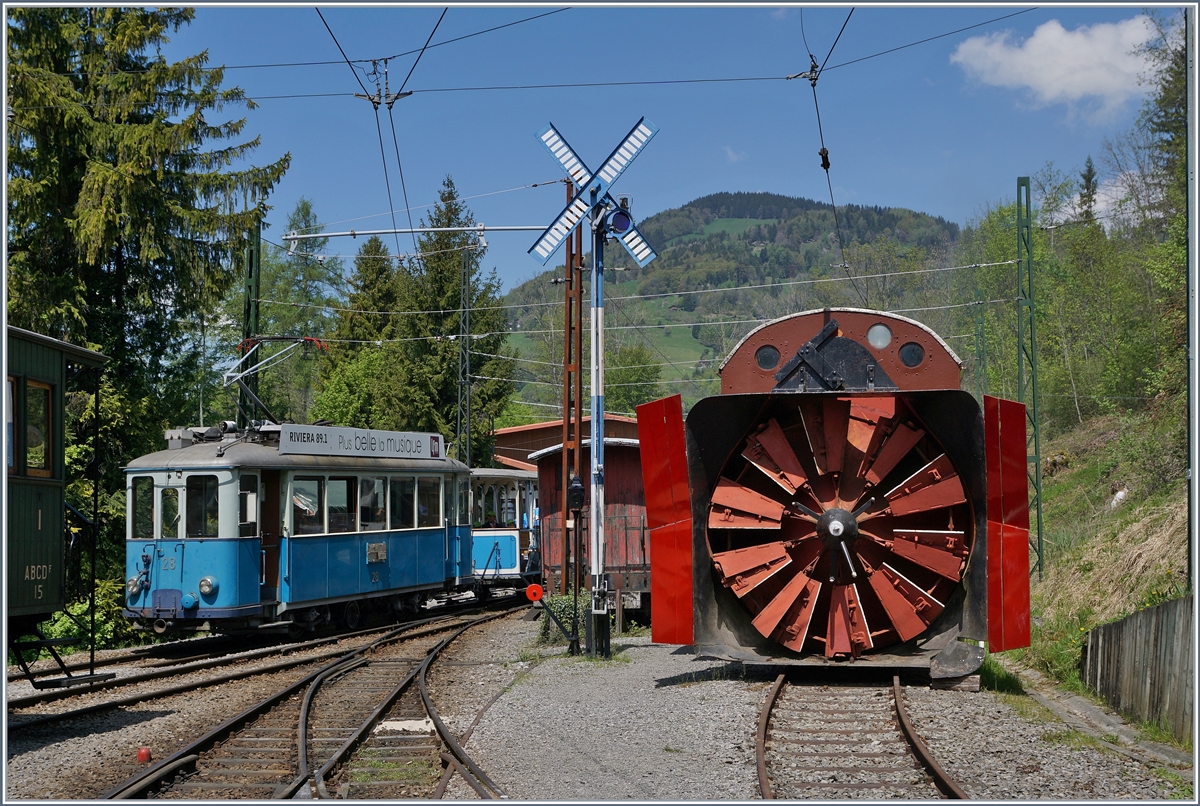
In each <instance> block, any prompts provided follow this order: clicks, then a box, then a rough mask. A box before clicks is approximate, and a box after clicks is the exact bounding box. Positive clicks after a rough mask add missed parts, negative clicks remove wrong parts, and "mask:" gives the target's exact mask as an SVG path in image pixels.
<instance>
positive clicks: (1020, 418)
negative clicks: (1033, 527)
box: [1000, 399, 1029, 531]
mask: <svg viewBox="0 0 1200 806" xmlns="http://www.w3.org/2000/svg"><path fill="white" fill-rule="evenodd" d="M1028 450H1029V441H1028V439H1027V437H1026V433H1025V404H1023V403H1017V402H1016V401H1013V400H1003V399H1002V400H1001V401H1000V474H1001V482H1000V483H1001V489H1002V492H1001V496H1002V497H1003V499H1004V503H1003V506H1004V510H1003V512H1004V516H1003V517H1002V518H1001V519H1000V522H1001V523H1003V524H1004V525H1006V526H1017V527H1020V528H1022V529H1024V530H1025V531H1029V471H1028V470H1027V468H1028V466H1029V459H1028V455H1027V452H1028Z"/></svg>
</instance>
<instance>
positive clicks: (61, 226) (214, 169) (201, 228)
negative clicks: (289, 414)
mask: <svg viewBox="0 0 1200 806" xmlns="http://www.w3.org/2000/svg"><path fill="white" fill-rule="evenodd" d="M5 11H6V15H7V25H8V29H7V33H8V40H7V58H8V64H7V67H8V71H7V78H8V97H7V100H8V104H9V107H8V110H9V115H10V117H9V126H8V140H7V143H6V147H7V164H8V175H7V180H8V186H7V190H8V196H7V208H6V213H7V217H8V265H7V289H8V318H9V323H10V324H13V325H17V326H20V327H24V328H28V329H31V330H34V331H37V332H40V333H45V334H47V335H50V336H54V337H57V338H62V339H66V340H67V341H70V342H73V343H76V344H81V345H85V346H91V347H94V348H96V349H99V350H101V351H102V352H104V353H105V354H107V355H108V356H109V359H110V360H109V362H108V364H107V365H106V368H105V385H104V392H103V398H102V400H103V402H102V421H103V423H105V424H109V423H117V424H120V427H119V428H113V429H109V428H108V427H107V425H106V426H105V436H104V438H102V439H101V443H100V456H99V464H100V467H101V469H102V473H103V477H102V480H101V487H102V490H101V497H102V500H103V501H105V502H106V503H105V507H106V508H107V507H108V506H109V504H111V505H112V508H113V509H114V510H116V511H121V510H122V509H123V507H122V505H121V499H122V498H123V490H124V484H123V479H122V474H121V471H120V467H121V465H122V464H124V463H125V462H127V461H128V460H129V459H131V458H133V457H134V456H137V455H139V454H142V453H148V452H150V451H152V450H158V449H160V448H161V447H162V430H163V428H164V427H165V426H168V425H177V424H179V422H178V420H179V418H180V417H181V416H186V414H184V413H191V412H196V411H197V410H198V406H197V405H195V400H194V393H195V391H196V390H197V388H198V385H197V383H196V380H197V376H198V373H197V368H198V361H199V360H202V359H201V358H200V357H199V356H198V352H199V351H198V350H194V349H191V347H190V345H189V342H190V341H191V339H190V334H189V333H188V332H187V325H186V323H187V322H198V321H199V320H200V318H201V316H202V314H203V313H204V312H207V311H211V310H212V309H213V308H215V307H217V305H218V303H219V301H220V300H221V298H222V297H223V296H224V295H225V293H226V291H227V289H228V288H229V286H230V284H231V282H232V280H233V277H234V264H233V261H232V260H231V258H232V256H234V255H236V254H238V253H239V252H240V250H241V241H242V239H243V237H244V234H245V233H246V232H247V231H249V230H250V229H251V227H252V226H253V225H254V223H255V222H256V221H257V220H260V219H261V217H262V216H263V214H264V212H265V210H266V206H265V200H266V198H267V196H268V195H269V193H270V192H271V190H272V189H273V188H274V186H275V185H276V183H278V182H279V180H280V179H281V177H282V176H283V174H284V172H285V170H286V169H287V167H288V164H289V162H290V155H284V156H283V157H281V158H280V159H277V160H276V161H274V162H271V163H268V164H266V165H262V166H252V165H250V164H249V160H250V159H251V157H252V155H253V152H254V151H255V149H256V148H257V147H258V145H259V140H258V138H249V137H245V136H244V135H243V131H244V129H245V125H246V121H245V118H241V119H232V120H221V118H220V113H221V112H222V110H223V109H224V108H225V107H226V106H234V107H239V106H244V107H245V108H247V109H252V108H253V107H254V104H253V103H252V102H251V101H250V100H249V99H247V98H246V97H245V94H244V93H243V92H242V91H241V90H240V89H237V88H230V89H223V88H222V83H223V81H224V71H223V69H221V68H215V69H213V68H208V67H206V61H207V56H206V55H205V54H203V53H201V54H198V55H196V56H192V57H190V58H186V59H183V60H182V61H179V62H174V63H169V62H167V60H166V59H165V58H164V57H163V56H162V55H161V53H160V47H161V46H162V45H163V44H164V43H166V42H167V41H168V34H170V33H172V32H174V31H177V30H178V29H179V28H180V27H181V26H183V25H186V24H188V23H189V22H190V21H191V20H192V18H193V15H194V12H193V11H192V10H191V9H157V8H77V7H72V8H62V7H40V8H33V7H26V8H17V7H12V8H7V9H5ZM235 165H236V166H239V167H238V168H236V169H235V168H234V167H233V166H235ZM241 166H245V167H241ZM181 323H185V324H181ZM86 398H87V396H86V395H83V396H81V397H79V398H78V399H77V400H73V401H72V402H71V403H70V405H71V406H72V407H73V409H72V410H73V411H76V410H77V411H78V413H79V416H78V417H76V418H75V419H73V420H72V421H71V423H70V426H71V427H70V428H69V429H68V443H69V444H68V447H67V452H68V455H69V456H72V457H77V456H78V455H80V451H81V449H82V447H83V446H81V445H78V443H77V442H75V443H73V442H72V440H73V439H74V438H75V437H76V436H77V435H78V434H88V433H90V429H91V421H92V418H93V417H94V412H89V410H88V409H87V402H86ZM73 416H74V415H73ZM193 416H194V415H193ZM72 466H73V467H74V465H72ZM85 486H86V485H83V486H81V485H80V484H79V483H77V482H72V483H71V485H70V487H69V492H68V496H69V497H71V496H73V495H74V494H75V491H80V490H83V489H84V487H85ZM76 502H77V503H82V502H81V501H78V500H77V501H76ZM105 524H106V532H105V536H104V538H103V541H104V543H106V544H109V546H111V547H112V551H111V553H110V555H111V558H112V560H113V565H114V567H117V568H119V566H120V563H121V561H122V557H121V555H122V554H123V552H122V551H121V549H120V546H121V545H122V544H123V539H122V535H121V534H120V533H119V527H120V520H119V519H117V518H106V519H105ZM106 548H107V547H106V546H104V545H102V546H101V559H102V560H104V558H105V554H106ZM101 570H102V571H103V570H104V569H101ZM117 573H120V572H119V570H118V571H117Z"/></svg>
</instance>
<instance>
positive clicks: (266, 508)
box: [259, 470, 280, 600]
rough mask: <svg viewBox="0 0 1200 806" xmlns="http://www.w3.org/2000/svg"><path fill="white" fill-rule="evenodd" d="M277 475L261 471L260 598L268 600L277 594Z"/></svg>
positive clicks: (273, 472) (278, 529)
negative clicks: (261, 569) (261, 563)
mask: <svg viewBox="0 0 1200 806" xmlns="http://www.w3.org/2000/svg"><path fill="white" fill-rule="evenodd" d="M279 475H280V473H279V471H278V470H263V471H262V479H263V498H262V522H261V527H260V529H259V534H260V535H261V537H262V558H263V575H262V598H263V599H270V600H274V599H275V598H276V597H277V596H278V593H279V533H280V528H279V527H280V520H279Z"/></svg>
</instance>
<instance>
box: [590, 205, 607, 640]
mask: <svg viewBox="0 0 1200 806" xmlns="http://www.w3.org/2000/svg"><path fill="white" fill-rule="evenodd" d="M590 193H591V209H592V222H591V224H592V502H591V503H592V506H591V528H590V532H591V543H590V544H589V546H588V548H589V550H590V556H589V558H588V559H589V561H590V565H591V569H590V570H591V577H592V580H591V581H592V636H593V640H592V647H591V649H592V654H594V655H603V656H604V657H606V658H607V657H609V654H610V653H609V646H608V586H607V584H606V580H605V577H604V239H605V237H606V234H607V233H606V232H605V227H604V213H605V212H606V211H605V209H604V208H603V207H601V206H600V205H599V204H597V202H598V201H599V199H598V198H597V196H598V195H599V194H598V193H597V189H596V188H592V189H591V191H590Z"/></svg>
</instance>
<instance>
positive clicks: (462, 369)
mask: <svg viewBox="0 0 1200 806" xmlns="http://www.w3.org/2000/svg"><path fill="white" fill-rule="evenodd" d="M469 251H470V250H468V249H467V248H466V247H464V248H463V250H462V291H461V292H460V294H459V302H458V422H457V423H455V426H456V427H455V431H456V434H455V443H456V447H457V449H458V450H457V451H456V452H457V454H458V461H460V462H462V463H463V464H464V465H466V466H467V467H470V466H471V263H470V255H469V254H468V253H469Z"/></svg>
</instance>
